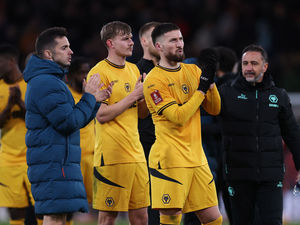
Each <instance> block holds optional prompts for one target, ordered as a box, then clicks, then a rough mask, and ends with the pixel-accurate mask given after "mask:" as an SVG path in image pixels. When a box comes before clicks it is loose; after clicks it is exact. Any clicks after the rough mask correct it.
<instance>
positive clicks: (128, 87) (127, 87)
mask: <svg viewBox="0 0 300 225" xmlns="http://www.w3.org/2000/svg"><path fill="white" fill-rule="evenodd" d="M130 90H131V87H130V84H129V83H125V91H126V92H130Z"/></svg>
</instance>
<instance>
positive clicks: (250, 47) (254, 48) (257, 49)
mask: <svg viewBox="0 0 300 225" xmlns="http://www.w3.org/2000/svg"><path fill="white" fill-rule="evenodd" d="M245 52H260V54H261V55H262V57H263V60H264V61H265V62H268V60H269V59H268V54H267V52H266V50H265V49H264V48H263V47H261V46H260V45H255V44H251V45H248V46H246V47H245V48H244V49H243V51H242V56H243V55H244V53H245Z"/></svg>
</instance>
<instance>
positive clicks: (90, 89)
mask: <svg viewBox="0 0 300 225" xmlns="http://www.w3.org/2000/svg"><path fill="white" fill-rule="evenodd" d="M103 85H104V84H103V83H102V82H101V80H100V75H99V74H94V75H92V76H91V78H90V79H89V80H88V82H86V81H85V80H83V90H84V91H85V92H87V93H89V94H92V95H94V97H95V98H96V101H97V102H101V101H103V100H105V99H107V98H109V97H110V95H111V93H112V86H113V82H111V83H110V84H109V86H108V87H107V88H106V89H103V90H101V88H102V87H103Z"/></svg>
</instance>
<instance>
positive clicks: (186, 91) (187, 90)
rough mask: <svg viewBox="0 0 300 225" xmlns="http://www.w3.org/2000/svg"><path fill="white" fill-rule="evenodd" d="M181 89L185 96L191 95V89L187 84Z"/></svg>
mask: <svg viewBox="0 0 300 225" xmlns="http://www.w3.org/2000/svg"><path fill="white" fill-rule="evenodd" d="M181 88H182V91H183V93H184V94H187V93H189V87H188V86H187V85H186V84H183V85H182V86H181Z"/></svg>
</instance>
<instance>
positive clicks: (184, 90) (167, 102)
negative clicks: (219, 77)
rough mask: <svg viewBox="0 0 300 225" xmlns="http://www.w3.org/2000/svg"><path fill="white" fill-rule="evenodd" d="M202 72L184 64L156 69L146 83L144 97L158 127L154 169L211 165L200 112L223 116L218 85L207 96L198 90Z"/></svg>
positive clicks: (152, 155)
mask: <svg viewBox="0 0 300 225" xmlns="http://www.w3.org/2000/svg"><path fill="white" fill-rule="evenodd" d="M200 75H201V70H200V69H199V67H197V66H196V65H193V64H184V63H181V64H180V66H179V67H178V68H177V69H167V68H164V67H161V66H159V65H158V66H156V67H155V68H153V69H152V70H151V71H150V73H149V74H148V75H147V77H146V79H145V82H144V95H145V100H146V103H147V106H148V108H149V111H150V113H151V115H152V119H153V122H154V125H155V136H156V141H155V143H154V144H153V146H152V148H151V151H150V155H149V166H150V167H151V168H162V169H164V168H174V167H195V166H201V165H204V164H206V163H207V159H206V157H205V154H204V151H203V148H202V143H201V121H200V109H199V106H200V105H201V104H202V105H203V107H204V109H205V110H206V111H207V112H208V113H210V114H213V115H217V114H218V113H219V112H220V108H221V101H220V96H219V92H218V90H217V88H216V86H215V85H214V88H213V89H212V90H209V91H208V92H207V94H206V95H205V96H204V95H203V94H201V93H200V92H199V91H196V90H197V88H198V84H199V80H200Z"/></svg>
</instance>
